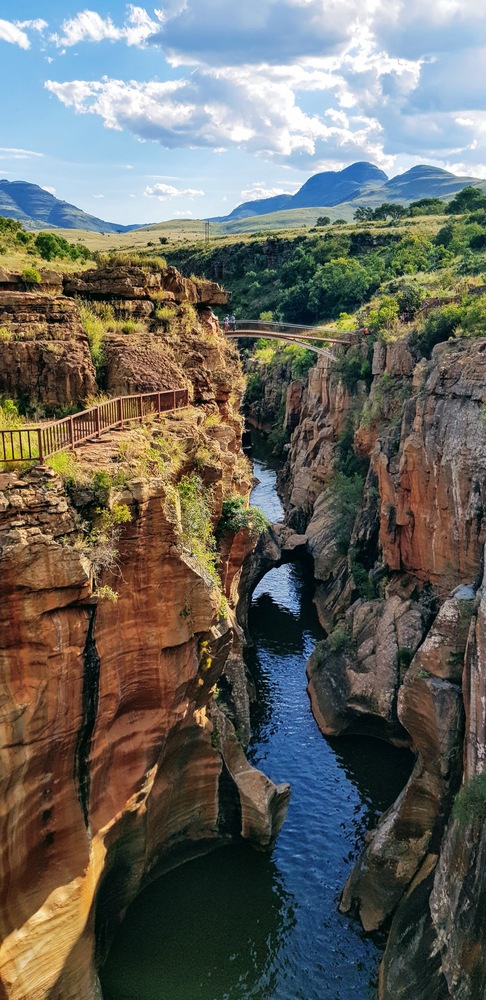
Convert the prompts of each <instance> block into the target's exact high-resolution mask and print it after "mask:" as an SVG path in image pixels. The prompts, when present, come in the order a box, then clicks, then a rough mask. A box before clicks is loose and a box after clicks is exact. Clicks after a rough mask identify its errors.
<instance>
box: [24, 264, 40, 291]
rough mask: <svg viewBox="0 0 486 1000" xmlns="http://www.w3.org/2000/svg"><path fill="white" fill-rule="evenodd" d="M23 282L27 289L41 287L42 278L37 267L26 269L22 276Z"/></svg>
mask: <svg viewBox="0 0 486 1000" xmlns="http://www.w3.org/2000/svg"><path fill="white" fill-rule="evenodd" d="M21 278H22V281H23V283H24V285H25V287H26V288H27V289H29V288H35V287H36V285H40V283H41V281H42V278H41V276H40V274H39V272H38V271H36V269H35V267H26V268H25V269H24V270H23V271H22V274H21Z"/></svg>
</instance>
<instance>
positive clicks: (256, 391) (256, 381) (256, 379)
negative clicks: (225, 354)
mask: <svg viewBox="0 0 486 1000" xmlns="http://www.w3.org/2000/svg"><path fill="white" fill-rule="evenodd" d="M262 396H263V381H262V377H261V375H260V374H259V373H258V372H252V373H251V375H249V376H248V381H247V383H246V390H245V403H248V404H249V403H256V402H257V400H259V399H261V398H262Z"/></svg>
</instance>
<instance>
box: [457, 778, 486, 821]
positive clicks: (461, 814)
mask: <svg viewBox="0 0 486 1000" xmlns="http://www.w3.org/2000/svg"><path fill="white" fill-rule="evenodd" d="M452 815H453V818H454V819H457V820H458V822H459V823H461V824H465V823H471V822H474V821H475V820H477V821H478V823H484V821H485V820H486V770H484V771H483V772H482V774H477V775H475V777H474V778H470V780H469V781H467V782H466V784H464V785H463V786H462V788H461V789H460V791H459V792H458V794H457V795H456V798H455V801H454V806H453V809H452Z"/></svg>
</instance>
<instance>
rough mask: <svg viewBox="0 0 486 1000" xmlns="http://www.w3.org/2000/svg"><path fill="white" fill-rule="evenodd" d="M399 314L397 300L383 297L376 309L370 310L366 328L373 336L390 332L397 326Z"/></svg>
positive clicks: (387, 296) (386, 296) (390, 296)
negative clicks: (386, 331)
mask: <svg viewBox="0 0 486 1000" xmlns="http://www.w3.org/2000/svg"><path fill="white" fill-rule="evenodd" d="M399 313H400V306H399V304H398V299H396V298H395V297H394V296H392V295H383V296H382V298H381V299H380V301H379V304H378V306H377V307H376V309H370V311H369V313H368V316H367V320H366V322H367V324H368V328H369V329H370V330H371V331H372V333H374V334H378V333H382V332H383V331H384V330H391V329H393V327H394V326H396V324H397V321H398V316H399Z"/></svg>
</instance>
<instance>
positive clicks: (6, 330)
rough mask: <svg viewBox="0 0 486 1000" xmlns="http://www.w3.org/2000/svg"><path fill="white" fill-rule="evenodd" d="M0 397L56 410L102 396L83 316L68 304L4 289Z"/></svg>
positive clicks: (1, 299)
mask: <svg viewBox="0 0 486 1000" xmlns="http://www.w3.org/2000/svg"><path fill="white" fill-rule="evenodd" d="M0 329H1V336H0V352H1V357H2V365H1V369H0V393H1V394H4V395H7V396H12V397H13V398H14V399H21V400H24V401H25V400H28V401H29V404H30V405H35V404H36V403H37V404H39V405H42V407H43V408H44V409H47V410H55V409H56V408H57V407H60V406H64V405H66V403H70V402H73V401H78V400H83V399H86V398H87V396H90V395H94V394H95V392H96V390H97V384H96V372H95V368H94V365H93V362H92V360H91V354H90V351H89V344H88V339H87V337H86V334H85V333H84V332H83V329H82V326H81V322H80V319H79V315H78V311H77V309H76V307H75V305H74V303H73V302H71V301H70V300H69V299H63V298H61V297H55V296H53V295H51V294H48V293H43V292H21V291H18V292H9V291H5V292H4V291H1V289H0Z"/></svg>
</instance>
